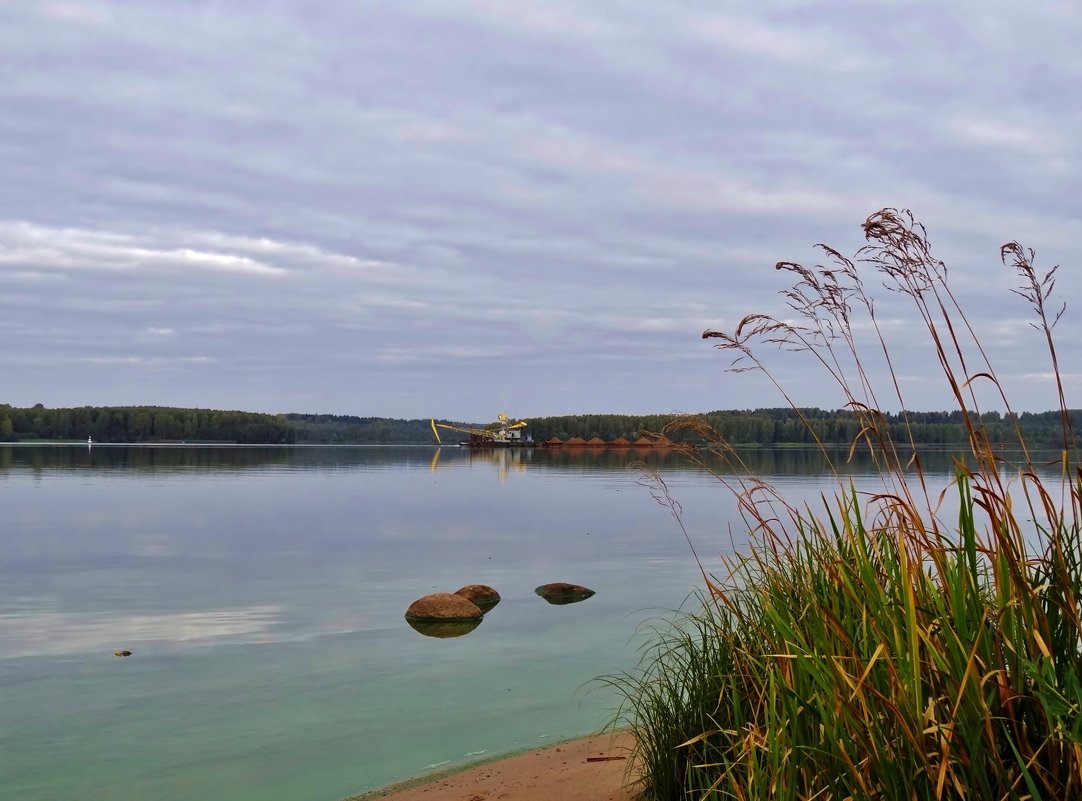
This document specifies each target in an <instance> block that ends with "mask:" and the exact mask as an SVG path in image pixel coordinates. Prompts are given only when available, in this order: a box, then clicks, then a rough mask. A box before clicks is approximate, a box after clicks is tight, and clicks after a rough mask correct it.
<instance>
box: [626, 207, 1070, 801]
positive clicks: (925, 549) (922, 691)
mask: <svg viewBox="0 0 1082 801" xmlns="http://www.w3.org/2000/svg"><path fill="white" fill-rule="evenodd" d="M864 232H865V235H866V238H867V242H868V244H867V245H866V246H865V247H864V248H862V249H861V250H860V251H858V253H857V254H856V255H855V257H854V258H853V259H849V258H847V257H844V256H842V255H841V254H840V253H839V252H838V251H836V250H834V249H832V248H829V247H825V246H820V248H821V250H822V252H823V253H824V255H825V259H824V261H825V264H822V265H818V266H816V267H814V268H806V267H803V266H801V265H799V264H793V263H789V262H783V263H780V264H779V265H778V269H780V270H784V271H787V272H789V273H790V274H792V275H793V276H794V278H795V282H794V285H793V286H792V288H790V289H789V290H787V291H786V292H785V293H784V294H785V298H786V301H787V303H788V306H789V313H790V318H788V319H780V318H778V317H772V316H767V315H761V314H756V315H750V316H748V317H746V318H744V320H742V321H741V322H740V324H739V325H738V326H737V327H736V329H735V331H733V332H729V333H724V332H719V331H707V332H706V333H705V334H704V337H706V338H710V339H714V340H716V341H717V342H718V344H719V347H721V348H722V349H723V350H726V351H728V352H730V353H732V354H734V355H735V357H736V361H735V362H734V365H733V369H736V370H744V369H752V370H757V371H760V372H762V373H763V374H764V375H766V376H767V377H769V378H770V379H771V380H772V381H775V385H776V386H777V387H778V389H779V391H781V392H782V394H783V395H784V396H785V397H786V399H787V400H789V399H790V396H789V395H788V394H786V389H785V387H784V386H783V385H782V384H781V382H779V381H776V380H775V376H774V373H772V372H771V368H770V365H769V363H768V361H766V360H765V357H764V356H763V353H764V352H767V353H770V352H773V351H772V350H771V348H770V347H769V346H780V347H781V348H783V349H787V350H795V351H798V352H801V353H803V354H804V355H805V356H807V357H810V358H812V359H814V360H816V362H817V363H818V364H819V366H820V368H821V369H822V371H823V372H824V374H825V375H826V376H827V377H829V378H830V379H831V380H832V381H834V382H835V383H836V384H837V385H838V386H839V388H840V389H841V391H842V393H843V394H844V396H845V398H846V401H847V403H848V404H849V406H850V408H852V409H853V410H855V411H856V412H857V413H858V414H859V415H860V418H861V420H862V431H861V434H860V436H859V437H858V439H857V441H855V442H854V443H853V446H852V447H853V449H857V448H860V449H865V450H868V451H870V452H871V453H872V454H873V456H874V458H875V463H876V465H877V466H878V470H879V479H880V481H881V484H882V490H881V491H879V492H876V493H874V494H861V493H858V492H856V491H855V490H854V488H853V486H852V485H851V484H850V483H849V482H847V481H846V479H845V478H844V475H843V473H844V471H843V470H842V469H841V467H840V466H838V468H837V469H836V471H835V473H834V482H835V483H834V486H833V487H832V488H831V487H825V488H824V492H823V495H822V499H821V502H820V503H818V504H816V505H814V506H812V505H809V506H798V505H796V504H793V503H790V502H788V501H787V500H786V498H785V497H784V496H783V495H782V493H780V492H779V491H777V490H776V489H775V488H773V487H771V486H769V485H768V484H766V483H764V482H763V481H761V480H759V479H758V478H756V477H755V476H752V475H748V474H747V473H745V472H742V471H741V463H740V457H739V452H738V451H736V450H734V449H732V448H729V447H727V445H726V444H725V443H724V442H720V441H716V440H715V442H716V448H715V450H716V452H717V453H719V454H721V455H722V456H723V457H725V458H726V459H727V460H728V462H729V463H730V468H729V469H726V470H717V471H716V472H715V475H716V477H717V478H718V480H719V482H721V483H722V484H723V485H724V486H725V487H726V488H727V489H728V490H729V491H731V492H733V493H734V494H735V496H736V498H737V499H738V502H739V506H740V509H741V511H742V513H743V514H744V516H745V519H746V522H747V525H748V529H749V531H750V534H751V539H750V545H749V547H748V549H747V550H746V552H745V553H744V554H742V555H740V556H737V557H734V558H730V559H728V560H726V561H725V562H724V564H723V568H724V569H723V570H722V571H719V575H715V574H713V573H711V572H708V571H706V570H704V572H703V577H704V588H703V591H702V594H701V596H700V597H701V601H702V603H701V604H698V605H697V608H696V609H695V610H694V611H692V612H685V613H684V614H682V615H681V616H680V617H679V618H678V619H676V620H674V621H672V623H671V624H670V625H666V626H660V627H658V628H657V629H656V630H655V631H654V633H653V635H652V637H651V638H650V639H649V643H648V645H647V646H646V647H645V649H644V651H643V654H642V661H641V663H640V664H639V666H638V667H637V668H636V669H635V670H633V671H631V672H629V673H626V674H622V675H619V676H614V677H609V679H608V680H609V681H610V682H612V683H613V684H614V685H615V686H617V687H618V688H619V689H620V691H621V692H622V693H623V695H624V698H625V703H624V705H623V707H622V709H621V711H620V713H619V715H618V720H617V723H618V724H619V725H627V726H630V727H631V729H632V730H633V731H634V734H635V737H636V742H637V750H636V754H635V757H636V760H635V769H636V770H637V771H638V774H637V775H639V777H640V780H641V782H642V791H643V797H644V798H645V799H648V800H649V801H662V800H663V799H664V800H665V801H675V799H682V800H683V799H692V798H711V799H741V801H753V800H755V799H779V800H781V799H793V801H796V800H797V799H800V800H801V801H804V800H808V801H810V799H822V801H827V800H828V799H836V800H837V801H842V799H897V800H898V801H903V800H904V801H914V800H916V799H920V800H923V799H936V801H939V799H958V800H959V801H961V800H962V799H1019V800H1021V799H1067V798H1080V797H1082V617H1080V612H1079V606H1080V602H1082V541H1080V539H1082V533H1080V532H1082V527H1080V509H1082V502H1080V501H1082V472H1080V471H1079V469H1078V466H1077V465H1078V459H1077V452H1076V450H1075V435H1074V432H1073V431H1072V430H1071V424H1070V417H1069V415H1068V414H1067V405H1066V399H1065V394H1064V389H1063V384H1062V381H1061V380H1060V372H1059V361H1058V356H1057V353H1056V347H1055V339H1054V337H1053V329H1054V328H1055V324H1056V322H1057V321H1058V320H1059V316H1060V314H1062V307H1061V306H1059V307H1057V306H1056V305H1055V303H1054V300H1053V298H1054V288H1055V274H1056V272H1055V268H1053V269H1051V270H1049V271H1047V272H1045V273H1040V272H1038V270H1037V269H1036V267H1035V266H1034V255H1033V253H1032V252H1031V251H1027V250H1025V249H1024V248H1022V247H1021V246H1020V245H1018V244H1017V243H1014V242H1012V243H1009V244H1008V245H1005V246H1004V247H1003V248H1002V250H1001V259H1002V261H1003V263H1004V264H1005V265H1006V266H1007V267H1009V268H1011V269H1013V270H1014V271H1015V272H1016V273H1017V275H1018V276H1019V278H1020V285H1019V287H1018V290H1017V292H1018V294H1019V295H1020V296H1021V297H1022V299H1023V300H1025V301H1026V302H1027V303H1028V304H1029V305H1030V307H1031V308H1032V311H1033V312H1034V324H1035V327H1036V329H1037V331H1038V332H1039V334H1040V335H1041V337H1042V339H1043V341H1044V344H1045V346H1046V347H1047V349H1048V354H1049V358H1050V364H1051V367H1050V370H1051V372H1052V373H1053V374H1054V375H1055V390H1056V396H1057V402H1058V405H1059V408H1060V410H1061V412H1062V420H1063V448H1062V453H1061V454H1060V456H1059V459H1058V467H1059V470H1058V471H1056V472H1052V473H1049V471H1048V469H1047V466H1041V465H1038V464H1036V463H1035V462H1034V456H1033V454H1031V453H1030V451H1029V450H1027V448H1026V443H1025V442H1024V441H1022V440H1021V436H1020V435H1019V439H1018V442H1017V443H1015V445H1016V446H1017V448H1016V449H1015V450H1014V451H1011V452H1010V453H1011V457H1012V459H1013V461H1012V462H1010V463H1009V462H1008V461H1007V460H1006V457H1005V456H1004V454H1005V453H1008V452H1007V451H1001V450H999V449H994V448H993V447H992V443H990V442H989V441H988V437H987V435H986V432H985V430H984V428H983V426H982V423H981V417H980V414H981V409H980V404H979V400H980V399H981V398H982V397H987V396H988V395H989V393H988V392H986V391H982V392H980V393H978V392H977V390H976V386H977V385H978V384H981V385H984V388H986V389H987V390H990V391H991V397H992V398H993V399H994V400H995V403H996V405H998V406H1000V407H1001V408H1005V409H1006V411H1007V413H1008V415H1011V414H1012V413H1011V408H1010V405H1009V403H1008V399H1007V397H1006V393H1005V392H1004V390H1003V386H1002V384H1001V383H1000V381H999V380H998V378H997V377H996V373H995V371H994V369H993V367H992V365H991V363H990V361H989V359H988V356H987V352H986V349H985V347H984V346H983V344H982V343H981V341H980V340H979V337H978V336H977V334H976V332H975V330H974V328H973V326H971V325H970V321H969V319H968V318H967V317H966V315H965V313H964V311H963V309H962V306H961V305H960V304H959V302H958V301H957V300H956V297H955V295H954V293H953V291H952V290H951V287H950V284H949V282H948V273H947V269H946V267H945V265H944V264H943V263H942V262H940V261H938V260H937V259H935V258H934V256H933V255H932V252H931V248H930V245H929V242H928V237H927V233H926V231H925V229H924V228H923V226H921V225H920V224H919V223H917V222H916V221H915V220H914V219H913V217H912V216H911V215H910V214H908V213H907V212H901V211H896V210H892V209H884V210H882V211H880V212H877V213H876V214H874V215H872V216H871V217H869V218H868V220H867V221H866V222H865V223H864ZM872 276H875V278H876V279H877V282H878V281H885V282H886V284H887V286H888V288H889V289H892V290H894V291H895V292H897V293H898V294H899V295H900V296H902V297H903V298H904V299H905V300H907V301H908V302H909V303H910V304H911V305H912V307H913V308H914V310H915V311H916V314H917V316H918V318H919V320H920V321H921V325H922V330H923V331H924V333H925V334H926V335H927V337H928V339H929V341H930V343H931V345H932V350H931V352H932V353H933V354H934V359H935V364H930V365H928V371H929V373H930V374H932V373H938V374H939V375H940V376H941V377H942V378H943V379H944V380H945V382H946V386H947V387H948V389H949V390H950V392H951V395H952V396H953V397H954V399H955V401H956V403H957V406H958V409H959V410H961V412H962V415H963V419H964V421H965V424H966V427H967V431H968V433H969V449H968V452H967V453H966V454H964V455H960V456H959V457H958V459H957V462H956V475H957V478H956V480H955V482H954V483H953V486H951V487H948V488H933V487H930V486H929V481H928V479H927V477H926V476H925V474H924V472H923V470H922V467H921V460H920V454H919V452H917V450H916V449H915V447H914V445H913V443H912V442H907V441H906V440H905V437H902V438H900V439H899V438H893V437H891V435H890V430H889V428H888V427H887V426H886V425H885V423H884V421H883V417H882V415H881V414H880V413H879V411H878V410H879V409H880V408H883V405H882V403H883V401H889V402H891V403H892V404H895V405H897V407H898V408H901V409H905V408H906V404H905V398H904V397H903V392H902V386H901V382H900V381H898V380H897V378H896V375H895V373H894V370H893V362H892V357H891V349H890V347H889V345H888V342H887V338H886V337H885V336H884V334H883V331H882V330H881V327H880V326H879V322H878V320H877V318H876V308H875V304H874V303H873V302H872V299H871V297H870V296H869V294H868V292H867V291H866V283H867V278H866V277H872ZM858 330H859V331H861V332H871V336H870V338H869V337H867V336H858V335H857V334H856V333H855V332H857V331H858ZM764 346H767V347H766V348H764ZM869 365H879V366H885V369H884V370H883V371H881V372H880V371H879V370H878V369H873V367H872V366H869ZM876 375H885V376H886V380H885V381H879V382H878V383H877V382H876V381H875V380H873V379H874V377H875V376H876ZM884 384H885V386H884ZM792 406H793V408H794V409H797V408H798V407H797V405H796V404H795V403H792ZM674 425H679V426H691V427H695V428H697V430H698V431H699V433H701V434H704V435H710V432H709V431H708V430H706V428H705V424H704V423H703V422H702V421H697V420H693V419H684V420H680V421H677V422H676V423H674ZM823 451H824V453H825V454H827V456H828V458H829V456H830V452H829V451H828V450H827V449H826V448H825V447H824V448H823ZM851 452H852V451H851ZM692 458H695V457H692ZM701 462H702V465H703V467H704V468H706V469H710V466H711V464H712V462H710V461H709V460H707V459H705V458H703V459H701ZM1050 476H1051V478H1050ZM655 487H656V488H657V494H658V497H659V499H660V500H662V502H664V503H666V504H668V505H669V507H670V508H671V509H672V510H673V512H674V514H675V515H676V516H677V518H678V519H679V506H678V505H677V504H676V502H675V501H674V500H673V499H672V497H671V495H670V494H669V492H668V488H667V487H665V485H664V483H663V482H661V481H660V478H657V479H656V482H655ZM940 490H942V491H940ZM943 492H951V493H954V494H955V495H956V496H957V508H958V512H957V518H956V519H954V518H953V515H952V519H951V520H950V521H949V522H945V521H944V520H943V519H941V518H942V516H943V515H942V514H941V511H942V509H943V508H945V507H944V506H943V505H942V501H943V497H944V496H943ZM952 506H953V505H952Z"/></svg>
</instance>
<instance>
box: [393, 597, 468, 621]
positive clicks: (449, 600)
mask: <svg viewBox="0 0 1082 801" xmlns="http://www.w3.org/2000/svg"><path fill="white" fill-rule="evenodd" d="M482 617H484V612H482V611H481V609H480V607H478V606H477V604H475V603H474V602H473V601H470V600H468V599H466V598H463V597H462V596H461V595H452V594H451V593H449V592H435V593H432V595H426V596H424V597H423V598H418V599H417V600H416V601H414V602H413V603H411V604H410V605H409V609H407V610H406V620H408V621H410V622H414V621H422V622H440V623H449V622H455V621H463V620H480V619H481V618H482Z"/></svg>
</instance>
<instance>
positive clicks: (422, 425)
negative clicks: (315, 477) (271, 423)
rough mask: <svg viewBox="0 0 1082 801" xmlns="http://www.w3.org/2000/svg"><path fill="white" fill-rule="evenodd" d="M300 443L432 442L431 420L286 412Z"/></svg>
mask: <svg viewBox="0 0 1082 801" xmlns="http://www.w3.org/2000/svg"><path fill="white" fill-rule="evenodd" d="M286 420H288V421H289V423H290V424H291V425H292V426H293V428H294V429H295V430H296V432H297V442H306V443H310V444H313V445H315V444H325V445H433V444H435V441H436V440H435V437H433V436H432V424H431V421H430V420H402V419H398V418H391V417H354V416H353V415H347V414H287V415H286Z"/></svg>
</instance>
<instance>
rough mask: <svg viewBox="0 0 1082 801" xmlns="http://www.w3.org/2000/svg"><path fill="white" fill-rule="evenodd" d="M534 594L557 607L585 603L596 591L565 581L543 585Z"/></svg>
mask: <svg viewBox="0 0 1082 801" xmlns="http://www.w3.org/2000/svg"><path fill="white" fill-rule="evenodd" d="M534 592H536V593H537V594H538V595H540V596H541V597H542V598H544V599H545V600H546V601H548V602H549V603H550V604H555V605H557V606H562V605H564V604H574V603H578V602H579V601H585V600H586V599H587V598H589V597H590V596H592V595H593V594H594V591H593V590H591V589H589V588H588V587H582V586H580V585H578V584H568V583H566V582H563V581H555V582H553V583H552V584H542V585H541V586H540V587H538V588H537V589H536V590H534Z"/></svg>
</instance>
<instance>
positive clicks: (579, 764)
mask: <svg viewBox="0 0 1082 801" xmlns="http://www.w3.org/2000/svg"><path fill="white" fill-rule="evenodd" d="M630 749H631V735H630V734H628V733H627V732H617V733H615V734H601V735H595V736H592V737H584V738H582V739H580V740H572V741H570V742H565V743H559V744H557V745H551V746H548V747H546V748H542V749H538V750H536V751H529V752H526V753H523V754H516V755H513V756H509V757H506V758H503V759H497V760H494V761H491V762H485V763H482V764H478V765H474V766H472V767H467V768H465V769H464V770H461V771H458V772H455V773H452V774H448V775H439V776H435V777H421V778H420V779H415V780H412V781H409V782H404V783H402V784H397V785H394V786H391V787H387V788H384V789H382V790H376V791H373V792H370V793H365V794H363V795H359V796H355V797H353V798H352V799H347V801H374V799H386V801H444V799H446V801H496V799H502V801H632V800H633V799H634V797H635V794H634V790H633V789H632V788H630V787H628V786H627V779H628V777H627V766H628V762H627V758H628V756H629V755H630Z"/></svg>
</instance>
